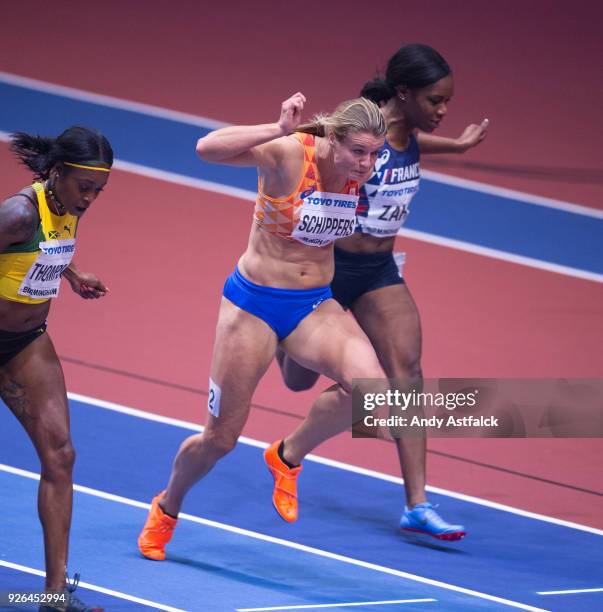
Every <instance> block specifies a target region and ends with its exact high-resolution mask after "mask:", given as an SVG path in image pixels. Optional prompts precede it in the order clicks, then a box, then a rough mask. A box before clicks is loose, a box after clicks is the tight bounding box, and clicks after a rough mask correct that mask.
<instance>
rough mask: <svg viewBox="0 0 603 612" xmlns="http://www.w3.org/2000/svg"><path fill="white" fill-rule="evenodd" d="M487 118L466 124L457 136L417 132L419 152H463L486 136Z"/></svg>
mask: <svg viewBox="0 0 603 612" xmlns="http://www.w3.org/2000/svg"><path fill="white" fill-rule="evenodd" d="M489 123H490V122H489V120H488V119H484V120H483V121H482V122H481V123H480V124H479V125H476V124H475V123H472V124H471V125H468V126H467V127H466V128H465V129H464V130H463V133H462V134H461V135H460V136H459V137H458V138H447V137H445V136H436V135H435V134H427V133H425V132H419V133H418V134H417V142H418V144H419V150H420V151H421V153H464V152H465V151H467V150H468V149H471V148H472V147H475V146H477V145H478V144H479V143H480V142H482V140H484V138H485V137H486V134H487V131H488V125H489Z"/></svg>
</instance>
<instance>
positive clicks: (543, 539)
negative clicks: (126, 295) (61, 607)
mask: <svg viewBox="0 0 603 612" xmlns="http://www.w3.org/2000/svg"><path fill="white" fill-rule="evenodd" d="M71 410H72V428H73V436H74V441H75V445H76V447H77V449H78V461H77V464H76V469H75V482H76V483H77V488H76V494H75V512H74V521H73V532H72V539H71V540H72V544H71V552H70V556H71V561H70V565H71V569H72V571H73V569H74V568H75V569H81V571H82V573H83V575H82V580H83V585H82V586H81V587H80V591H79V593H80V596H81V597H82V598H83V599H84V600H85V601H87V602H96V603H98V604H102V605H105V606H106V607H107V609H108V610H112V611H118V610H132V611H134V610H144V609H164V610H190V609H196V610H200V609H208V610H212V612H214V611H215V612H218V611H222V610H224V611H226V610H268V609H271V610H279V609H282V610H286V609H300V610H303V609H322V608H326V609H342V610H343V609H347V607H346V606H343V605H342V604H348V605H349V604H352V603H356V604H363V605H362V606H361V609H362V610H365V611H369V610H381V611H383V612H387V611H388V610H392V611H394V610H426V611H428V610H442V609H445V610H448V611H454V610H459V611H460V610H463V611H465V610H474V609H476V610H478V609H484V610H486V609H487V610H497V609H504V608H509V607H515V608H519V609H525V610H538V609H546V610H559V611H562V610H576V609H580V610H585V611H586V610H600V609H601V606H602V605H603V599H602V598H603V593H601V592H597V591H595V592H590V593H588V592H585V593H580V594H574V595H557V596H553V595H540V594H538V593H540V592H548V591H556V590H562V589H563V590H565V589H585V590H587V589H596V588H597V587H600V586H601V584H602V576H601V567H603V554H602V549H601V545H600V542H601V540H600V537H601V535H602V534H601V532H600V531H597V530H595V529H588V528H583V529H577V528H572V527H569V526H566V525H563V524H561V522H559V523H558V524H555V523H554V522H548V521H545V520H538V519H535V518H531V517H529V516H526V515H522V514H521V513H513V512H508V511H502V510H500V509H495V508H493V507H490V506H488V505H483V504H480V503H476V502H472V501H467V500H464V499H462V498H461V496H455V497H448V498H447V499H446V500H445V503H446V508H447V511H448V512H449V514H450V515H451V516H455V517H456V518H457V519H458V520H460V521H463V522H466V523H467V524H470V525H471V529H470V536H469V537H468V538H467V539H465V540H464V541H463V542H462V544H461V545H459V544H444V543H439V542H437V541H435V540H431V539H428V540H425V539H424V538H422V537H420V536H407V535H405V534H403V533H398V532H397V530H396V522H397V518H398V516H397V512H398V509H399V507H400V495H401V490H400V487H399V484H398V483H396V482H393V481H392V479H383V478H378V477H375V476H371V475H368V474H364V473H361V471H358V470H352V469H344V468H343V467H341V466H339V467H338V466H335V465H333V464H329V463H328V462H327V463H324V462H317V461H307V462H306V464H305V469H304V473H303V476H302V477H301V482H300V496H301V517H300V520H299V521H298V522H297V523H296V524H294V525H289V524H285V523H284V522H282V521H281V520H280V519H279V518H278V517H277V515H276V513H275V512H274V510H273V508H272V506H271V501H270V494H271V480H272V479H271V477H270V476H269V475H268V473H267V471H266V470H265V468H264V466H263V462H262V457H261V448H262V446H263V445H262V444H261V443H258V442H254V441H252V440H248V439H245V440H243V441H242V442H241V443H240V444H239V445H238V446H237V448H236V449H235V451H234V452H233V453H232V454H231V455H229V456H228V457H227V458H226V459H225V460H224V461H223V462H221V463H220V464H219V465H218V466H217V467H216V469H215V470H214V471H213V472H212V473H211V474H210V475H209V476H208V477H207V478H206V479H205V480H204V482H203V483H202V484H201V485H199V486H197V487H195V488H194V489H193V490H192V491H191V493H190V495H189V496H188V497H187V499H186V502H185V505H184V508H183V512H184V513H185V514H183V515H182V519H181V521H180V525H179V527H178V529H177V531H176V535H175V537H174V540H173V542H172V544H171V545H170V547H169V548H168V559H167V561H166V562H164V563H157V562H152V561H147V560H145V559H142V558H141V557H140V556H139V555H138V552H137V548H136V538H137V536H138V533H139V530H140V528H141V526H142V524H143V523H144V520H145V517H146V513H147V508H148V505H147V504H148V502H149V500H150V499H151V498H152V496H153V495H155V494H156V493H157V492H158V491H159V490H160V489H161V487H162V486H163V485H164V484H165V482H166V480H167V477H168V472H169V469H170V464H171V460H172V458H173V456H174V453H175V452H176V450H177V449H178V446H179V444H180V443H181V442H182V440H183V439H184V438H185V437H186V436H187V435H190V430H191V429H193V430H195V429H196V430H198V429H199V428H198V426H195V425H192V424H187V423H185V422H179V421H175V420H169V419H166V418H163V417H159V416H154V415H149V414H146V413H142V412H138V411H135V410H131V409H130V410H128V409H124V408H122V407H120V406H117V405H114V404H113V405H111V404H107V403H104V402H99V401H95V400H91V399H87V398H84V397H81V396H78V397H77V399H75V398H73V397H72V398H71ZM0 422H1V425H0V427H1V429H2V431H3V441H4V442H3V445H2V447H1V448H0V464H2V465H1V466H0V498H1V499H2V500H3V513H2V515H3V518H2V521H1V522H0V539H1V541H2V557H1V559H0V565H3V566H4V567H3V571H2V573H1V574H0V576H1V578H0V591H6V590H20V589H22V590H26V589H40V588H41V581H42V579H41V578H38V577H37V576H34V575H32V573H31V572H32V570H34V571H36V570H37V571H38V573H39V572H40V571H41V570H42V568H43V550H42V534H41V529H40V527H39V524H38V521H37V516H36V509H35V508H36V504H35V498H36V489H37V482H36V478H37V476H36V472H37V470H38V461H37V458H36V456H35V454H34V452H33V450H32V449H31V447H30V445H28V444H25V443H24V437H23V432H22V431H21V429H20V426H19V425H18V423H17V421H16V419H14V417H13V416H12V415H11V414H10V412H9V411H8V410H6V409H3V410H1V411H0ZM124 466H127V469H124ZM226 485H227V486H226ZM358 492H361V494H360V495H359V494H358ZM432 498H433V500H434V501H435V502H438V501H440V499H441V496H438V495H432ZM439 498H440V499H439ZM376 508H379V509H381V511H382V513H381V514H376V513H375V509H376ZM510 536H512V537H510ZM429 549H436V550H438V551H440V553H441V554H438V555H435V556H434V555H430V554H425V553H426V552H428V550H429ZM409 572H411V573H409ZM87 588H93V589H95V590H96V591H97V592H94V593H91V592H89V591H87ZM99 589H100V590H101V592H98V590H99ZM599 591H600V589H599ZM368 602H375V603H372V604H370V603H368ZM377 602H379V603H377ZM336 604H339V605H336ZM317 606H318V607H317ZM13 609H14V608H13ZM22 609H27V608H22ZM350 609H354V607H351V606H350ZM356 609H358V608H357V607H356Z"/></svg>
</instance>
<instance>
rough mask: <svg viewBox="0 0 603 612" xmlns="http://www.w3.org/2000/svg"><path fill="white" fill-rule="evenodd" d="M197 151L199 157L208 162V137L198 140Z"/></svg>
mask: <svg viewBox="0 0 603 612" xmlns="http://www.w3.org/2000/svg"><path fill="white" fill-rule="evenodd" d="M195 151H197V155H198V156H199V157H200V158H201V159H202V160H203V161H208V159H209V158H208V147H207V142H206V137H205V136H204V137H203V138H199V140H197V146H196V147H195Z"/></svg>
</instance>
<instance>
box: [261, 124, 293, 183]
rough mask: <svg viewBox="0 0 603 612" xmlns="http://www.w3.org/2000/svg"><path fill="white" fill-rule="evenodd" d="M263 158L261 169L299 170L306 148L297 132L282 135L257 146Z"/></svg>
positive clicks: (269, 170) (280, 171) (275, 170)
mask: <svg viewBox="0 0 603 612" xmlns="http://www.w3.org/2000/svg"><path fill="white" fill-rule="evenodd" d="M256 148H257V149H258V153H259V155H260V156H261V159H260V160H258V162H259V163H258V166H259V167H260V170H262V171H264V172H276V173H278V174H282V173H283V172H285V173H287V172H288V171H291V172H296V173H297V172H299V170H298V166H299V164H300V163H301V162H302V160H303V157H304V148H303V145H302V144H301V142H300V141H299V139H298V138H297V136H296V135H295V134H289V135H288V136H282V137H281V138H277V139H275V140H272V141H271V142H268V143H266V144H264V145H260V146H259V147H256Z"/></svg>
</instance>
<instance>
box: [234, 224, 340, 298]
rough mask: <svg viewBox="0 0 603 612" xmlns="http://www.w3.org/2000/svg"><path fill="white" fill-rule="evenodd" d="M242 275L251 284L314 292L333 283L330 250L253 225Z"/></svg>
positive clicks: (328, 246)
mask: <svg viewBox="0 0 603 612" xmlns="http://www.w3.org/2000/svg"><path fill="white" fill-rule="evenodd" d="M238 265H239V270H240V272H241V274H242V275H243V276H244V277H245V278H247V279H248V280H249V281H251V282H252V283H256V284H257V285H265V286H268V287H277V288H281V289H313V288H316V287H324V286H326V285H328V284H329V283H330V282H331V280H333V274H334V264H333V246H332V244H329V245H326V246H323V247H312V246H307V245H305V244H301V243H299V242H297V241H296V240H288V239H285V238H281V237H280V236H275V235H273V234H270V233H268V232H265V231H263V230H262V229H260V228H259V227H258V226H257V225H255V224H254V225H253V227H252V229H251V234H250V236H249V244H248V246H247V250H246V251H245V253H244V254H243V255H242V256H241V258H240V259H239V264H238Z"/></svg>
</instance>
